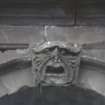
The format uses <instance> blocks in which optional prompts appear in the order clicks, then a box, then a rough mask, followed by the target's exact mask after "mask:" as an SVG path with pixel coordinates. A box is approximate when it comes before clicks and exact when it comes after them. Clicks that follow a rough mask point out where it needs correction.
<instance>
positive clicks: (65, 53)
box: [59, 48, 70, 56]
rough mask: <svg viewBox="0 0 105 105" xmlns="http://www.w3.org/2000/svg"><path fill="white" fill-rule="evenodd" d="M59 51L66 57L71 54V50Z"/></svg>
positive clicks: (63, 49) (61, 49) (62, 49)
mask: <svg viewBox="0 0 105 105" xmlns="http://www.w3.org/2000/svg"><path fill="white" fill-rule="evenodd" d="M59 51H60V54H62V55H65V56H66V55H69V54H70V51H69V49H65V48H60V50H59Z"/></svg>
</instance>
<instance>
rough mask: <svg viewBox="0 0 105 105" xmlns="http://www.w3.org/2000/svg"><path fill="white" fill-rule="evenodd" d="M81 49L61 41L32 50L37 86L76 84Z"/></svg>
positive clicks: (44, 44) (38, 46)
mask: <svg viewBox="0 0 105 105" xmlns="http://www.w3.org/2000/svg"><path fill="white" fill-rule="evenodd" d="M80 52H81V50H80V47H79V46H78V45H77V44H71V43H66V42H61V41H52V42H48V41H47V42H45V43H41V44H37V45H36V46H35V47H34V48H33V49H32V64H33V72H34V76H35V84H38V83H42V84H43V85H44V84H45V85H67V84H70V83H71V84H72V83H75V81H76V78H77V76H78V69H79V64H80Z"/></svg>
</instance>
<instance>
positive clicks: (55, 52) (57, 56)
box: [53, 48, 60, 62]
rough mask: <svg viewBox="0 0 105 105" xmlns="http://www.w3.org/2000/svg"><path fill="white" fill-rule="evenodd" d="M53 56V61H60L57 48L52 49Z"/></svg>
mask: <svg viewBox="0 0 105 105" xmlns="http://www.w3.org/2000/svg"><path fill="white" fill-rule="evenodd" d="M53 57H54V61H55V62H59V61H60V59H59V51H58V48H55V49H54V51H53Z"/></svg>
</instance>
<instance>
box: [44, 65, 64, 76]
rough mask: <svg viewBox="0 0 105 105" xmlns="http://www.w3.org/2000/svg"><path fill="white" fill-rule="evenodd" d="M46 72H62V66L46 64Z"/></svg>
mask: <svg viewBox="0 0 105 105" xmlns="http://www.w3.org/2000/svg"><path fill="white" fill-rule="evenodd" d="M46 73H47V74H62V73H64V68H63V67H62V66H59V67H53V66H47V67H46Z"/></svg>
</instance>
